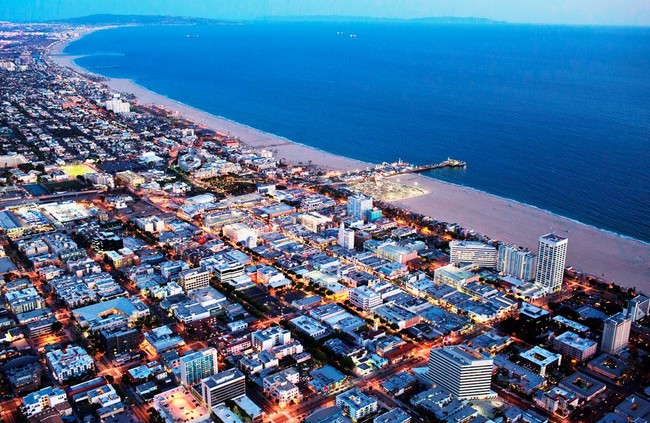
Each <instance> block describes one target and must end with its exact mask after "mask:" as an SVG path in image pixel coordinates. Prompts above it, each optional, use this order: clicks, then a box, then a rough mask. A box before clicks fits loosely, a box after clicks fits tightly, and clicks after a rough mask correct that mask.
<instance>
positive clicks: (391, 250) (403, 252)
mask: <svg viewBox="0 0 650 423" xmlns="http://www.w3.org/2000/svg"><path fill="white" fill-rule="evenodd" d="M375 255H376V256H377V257H379V258H382V259H384V260H388V261H390V262H393V263H400V264H406V263H408V262H409V261H411V260H414V259H416V258H417V257H418V252H417V250H412V249H410V248H406V247H402V246H401V245H396V244H393V243H392V242H387V243H384V244H382V245H380V246H379V247H377V249H376V250H375Z"/></svg>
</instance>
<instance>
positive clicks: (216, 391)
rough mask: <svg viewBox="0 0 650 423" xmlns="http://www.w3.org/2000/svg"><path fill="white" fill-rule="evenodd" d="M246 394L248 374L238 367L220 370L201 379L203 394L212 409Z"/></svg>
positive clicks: (204, 399)
mask: <svg viewBox="0 0 650 423" xmlns="http://www.w3.org/2000/svg"><path fill="white" fill-rule="evenodd" d="M244 395H246V376H244V374H243V373H242V372H241V371H240V370H239V369H236V368H233V369H229V370H225V371H223V372H219V373H217V374H216V375H213V376H210V377H207V378H205V379H203V380H202V381H201V396H202V397H203V401H204V402H205V404H206V405H207V406H208V408H210V409H214V408H216V407H217V406H219V405H221V404H223V403H224V402H226V401H228V400H235V399H237V398H241V397H243V396H244Z"/></svg>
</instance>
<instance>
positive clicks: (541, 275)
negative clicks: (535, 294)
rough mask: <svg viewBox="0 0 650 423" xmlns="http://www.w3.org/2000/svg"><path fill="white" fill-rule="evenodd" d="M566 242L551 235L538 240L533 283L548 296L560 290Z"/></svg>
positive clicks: (564, 239) (566, 240)
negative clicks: (535, 272)
mask: <svg viewBox="0 0 650 423" xmlns="http://www.w3.org/2000/svg"><path fill="white" fill-rule="evenodd" d="M568 242H569V240H568V239H566V238H562V237H559V236H557V235H555V234H552V233H551V234H546V235H544V236H541V237H540V238H539V251H538V253H537V280H536V281H535V283H536V284H537V285H540V286H542V287H543V288H544V289H545V290H546V292H547V293H549V294H550V293H553V292H558V291H559V290H560V289H562V278H563V277H564V265H565V264H566V251H567V244H568Z"/></svg>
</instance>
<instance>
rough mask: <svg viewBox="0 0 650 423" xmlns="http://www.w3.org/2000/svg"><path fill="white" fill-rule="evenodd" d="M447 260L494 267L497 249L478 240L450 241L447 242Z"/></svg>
mask: <svg viewBox="0 0 650 423" xmlns="http://www.w3.org/2000/svg"><path fill="white" fill-rule="evenodd" d="M449 262H450V263H451V264H461V265H470V264H471V265H472V266H477V267H487V268H494V267H496V265H497V249H496V248H494V247H493V246H491V245H487V244H484V243H482V242H478V241H451V242H450V243H449Z"/></svg>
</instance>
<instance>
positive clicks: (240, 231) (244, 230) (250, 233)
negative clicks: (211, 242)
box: [223, 223, 257, 248]
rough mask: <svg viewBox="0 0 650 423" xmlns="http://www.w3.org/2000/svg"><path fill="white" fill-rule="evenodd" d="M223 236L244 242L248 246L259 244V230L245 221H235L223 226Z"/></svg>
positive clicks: (233, 240)
mask: <svg viewBox="0 0 650 423" xmlns="http://www.w3.org/2000/svg"><path fill="white" fill-rule="evenodd" d="M223 236H224V237H226V238H228V239H229V240H231V241H232V242H234V243H235V244H239V243H240V242H243V243H245V244H246V246H247V247H248V248H253V247H255V246H257V232H255V230H253V229H251V228H250V227H248V226H247V225H245V224H243V223H233V224H231V225H225V226H224V227H223Z"/></svg>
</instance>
